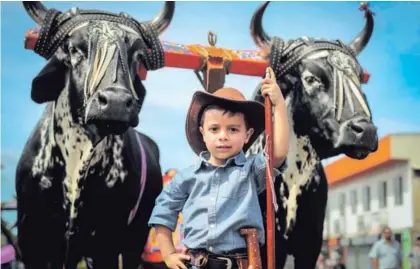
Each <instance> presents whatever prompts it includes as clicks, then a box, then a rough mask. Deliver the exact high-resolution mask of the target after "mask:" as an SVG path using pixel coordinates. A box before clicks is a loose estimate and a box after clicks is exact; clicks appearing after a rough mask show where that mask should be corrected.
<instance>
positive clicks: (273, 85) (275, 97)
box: [261, 67, 283, 106]
mask: <svg viewBox="0 0 420 269" xmlns="http://www.w3.org/2000/svg"><path fill="white" fill-rule="evenodd" d="M268 71H269V73H270V78H265V79H263V81H262V82H261V94H262V96H266V95H268V96H269V97H270V100H271V103H272V104H273V106H276V105H277V104H278V103H279V102H280V101H281V100H283V94H282V93H281V91H280V87H279V85H278V84H277V82H276V75H275V74H274V71H273V69H271V67H268Z"/></svg>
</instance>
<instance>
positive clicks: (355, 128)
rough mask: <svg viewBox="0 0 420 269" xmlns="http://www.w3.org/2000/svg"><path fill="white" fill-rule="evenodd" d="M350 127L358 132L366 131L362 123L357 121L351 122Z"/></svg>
mask: <svg viewBox="0 0 420 269" xmlns="http://www.w3.org/2000/svg"><path fill="white" fill-rule="evenodd" d="M350 127H351V129H352V130H353V131H355V132H356V133H363V131H364V128H363V127H362V126H361V125H359V124H357V123H352V124H350Z"/></svg>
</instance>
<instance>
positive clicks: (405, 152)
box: [324, 133, 420, 185]
mask: <svg viewBox="0 0 420 269" xmlns="http://www.w3.org/2000/svg"><path fill="white" fill-rule="evenodd" d="M419 145H420V133H411V134H389V135H386V136H384V137H383V138H381V139H380V141H379V145H378V150H377V151H376V152H374V153H371V154H370V155H369V156H368V157H366V158H365V159H363V160H356V159H351V158H349V157H344V158H341V159H339V160H337V161H335V162H332V163H330V164H328V165H326V166H325V167H324V169H325V173H326V176H327V180H328V184H329V185H335V184H337V183H342V182H344V181H348V180H353V179H357V175H360V174H362V173H365V172H367V171H371V170H374V169H378V168H379V167H382V166H385V165H389V164H392V163H395V162H399V161H409V162H410V165H411V166H412V168H413V169H419V168H420V150H418V149H419Z"/></svg>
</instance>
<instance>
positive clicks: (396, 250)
mask: <svg viewBox="0 0 420 269" xmlns="http://www.w3.org/2000/svg"><path fill="white" fill-rule="evenodd" d="M369 257H370V258H377V259H378V268H379V269H400V268H401V258H402V256H401V248H400V244H399V243H398V241H396V240H392V241H391V243H390V244H389V243H387V242H386V240H385V239H380V240H379V241H376V243H375V244H374V245H373V246H372V249H371V250H370V253H369Z"/></svg>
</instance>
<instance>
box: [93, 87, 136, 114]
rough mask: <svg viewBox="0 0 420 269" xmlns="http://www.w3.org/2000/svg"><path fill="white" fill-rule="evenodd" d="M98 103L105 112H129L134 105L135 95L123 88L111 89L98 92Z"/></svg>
mask: <svg viewBox="0 0 420 269" xmlns="http://www.w3.org/2000/svg"><path fill="white" fill-rule="evenodd" d="M98 103H99V107H100V109H101V110H102V112H104V113H117V114H119V113H128V112H130V110H131V108H132V107H133V97H132V96H131V95H130V94H128V93H126V92H121V90H120V91H116V90H114V89H109V90H104V91H102V92H99V93H98Z"/></svg>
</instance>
